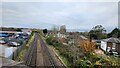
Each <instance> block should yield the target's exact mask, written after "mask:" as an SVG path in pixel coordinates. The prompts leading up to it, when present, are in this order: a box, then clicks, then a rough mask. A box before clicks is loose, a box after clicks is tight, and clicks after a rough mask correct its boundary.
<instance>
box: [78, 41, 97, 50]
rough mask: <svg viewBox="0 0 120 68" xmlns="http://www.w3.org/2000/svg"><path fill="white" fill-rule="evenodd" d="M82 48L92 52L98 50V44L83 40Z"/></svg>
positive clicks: (81, 42)
mask: <svg viewBox="0 0 120 68" xmlns="http://www.w3.org/2000/svg"><path fill="white" fill-rule="evenodd" d="M80 46H81V48H82V49H83V50H84V51H86V52H91V51H93V50H95V49H96V43H95V42H90V41H89V40H81V41H80Z"/></svg>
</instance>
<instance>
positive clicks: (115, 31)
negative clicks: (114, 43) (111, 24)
mask: <svg viewBox="0 0 120 68" xmlns="http://www.w3.org/2000/svg"><path fill="white" fill-rule="evenodd" d="M107 37H108V38H110V37H116V38H119V37H120V29H118V28H115V29H113V30H112V32H110V33H108V34H107Z"/></svg>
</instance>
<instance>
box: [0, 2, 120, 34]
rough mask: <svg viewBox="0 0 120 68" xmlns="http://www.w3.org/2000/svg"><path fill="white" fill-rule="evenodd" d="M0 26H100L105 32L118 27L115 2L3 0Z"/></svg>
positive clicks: (85, 29)
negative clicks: (14, 0)
mask: <svg viewBox="0 0 120 68" xmlns="http://www.w3.org/2000/svg"><path fill="white" fill-rule="evenodd" d="M0 10H2V26H13V27H28V28H48V29H50V28H52V26H54V25H57V26H60V25H66V27H67V29H79V30H80V31H89V30H90V29H91V28H92V27H94V26H96V25H103V26H104V27H105V28H106V29H107V31H108V32H109V31H111V30H112V29H114V28H115V27H118V3H117V2H4V3H2V8H1V9H0Z"/></svg>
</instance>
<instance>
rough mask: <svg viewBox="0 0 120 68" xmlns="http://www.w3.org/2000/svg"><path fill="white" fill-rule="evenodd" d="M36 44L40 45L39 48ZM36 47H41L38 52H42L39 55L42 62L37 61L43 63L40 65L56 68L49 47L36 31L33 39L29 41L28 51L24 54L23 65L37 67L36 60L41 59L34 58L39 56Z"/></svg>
mask: <svg viewBox="0 0 120 68" xmlns="http://www.w3.org/2000/svg"><path fill="white" fill-rule="evenodd" d="M38 40H39V41H38ZM37 43H39V44H40V45H38V44H37ZM38 46H40V47H41V48H38ZM37 49H41V52H40V53H41V54H42V56H41V57H43V59H42V60H43V62H39V63H43V65H41V66H42V67H43V68H47V67H51V68H58V66H57V64H56V62H55V60H54V59H53V56H51V53H50V51H49V48H48V47H47V45H46V44H45V42H44V41H43V39H42V38H41V36H40V35H39V34H37V33H35V37H34V41H33V42H32V43H31V45H30V48H29V50H28V53H27V55H26V58H25V59H26V60H25V65H27V66H29V67H32V68H36V67H38V65H37V64H39V63H38V62H37V61H40V60H41V59H39V60H38V59H36V58H39V57H40V56H38V54H39V53H37Z"/></svg>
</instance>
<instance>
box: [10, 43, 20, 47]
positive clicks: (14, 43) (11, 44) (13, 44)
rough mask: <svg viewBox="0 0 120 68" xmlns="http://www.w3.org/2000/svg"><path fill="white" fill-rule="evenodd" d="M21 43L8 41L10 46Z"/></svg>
mask: <svg viewBox="0 0 120 68" xmlns="http://www.w3.org/2000/svg"><path fill="white" fill-rule="evenodd" d="M19 45H20V44H19V43H17V42H9V43H8V46H13V47H17V46H19Z"/></svg>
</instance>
